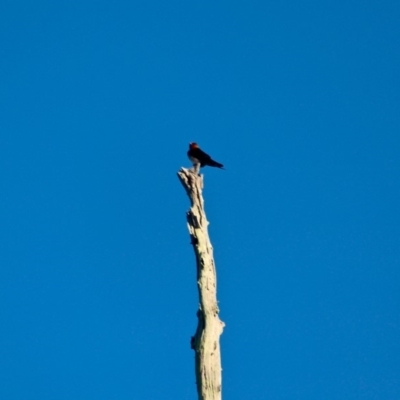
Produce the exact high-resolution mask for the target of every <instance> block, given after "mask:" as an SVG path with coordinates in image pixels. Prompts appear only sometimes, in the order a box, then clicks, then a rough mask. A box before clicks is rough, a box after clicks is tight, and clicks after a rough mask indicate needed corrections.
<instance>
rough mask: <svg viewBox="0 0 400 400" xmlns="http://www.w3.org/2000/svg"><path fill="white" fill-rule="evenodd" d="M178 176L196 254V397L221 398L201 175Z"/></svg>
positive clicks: (217, 332) (213, 287)
mask: <svg viewBox="0 0 400 400" xmlns="http://www.w3.org/2000/svg"><path fill="white" fill-rule="evenodd" d="M178 177H179V179H180V181H181V183H182V185H183V187H184V188H185V190H186V193H187V195H188V196H189V199H190V203H191V207H190V210H189V211H188V212H187V213H186V217H187V224H188V229H189V234H190V238H191V243H192V245H193V249H194V252H195V256H196V265H197V284H198V289H199V300H200V304H199V310H198V311H197V318H198V325H197V329H196V333H195V335H194V336H193V337H192V340H191V347H192V349H193V350H194V351H195V370H196V384H197V393H198V396H199V400H220V399H221V353H220V345H219V338H220V336H221V334H222V330H223V328H224V326H225V324H224V323H223V322H222V321H221V320H220V319H219V316H218V314H219V309H218V303H217V276H216V271H215V263H214V257H213V248H212V246H211V242H210V238H209V236H208V229H207V226H208V221H207V218H206V214H205V212H204V200H203V195H202V189H203V176H202V175H198V174H197V171H192V170H188V169H185V168H181V169H180V170H179V172H178Z"/></svg>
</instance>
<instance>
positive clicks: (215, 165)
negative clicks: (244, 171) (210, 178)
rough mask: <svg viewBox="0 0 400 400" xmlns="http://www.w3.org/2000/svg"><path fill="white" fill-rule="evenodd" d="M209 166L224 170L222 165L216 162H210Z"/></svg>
mask: <svg viewBox="0 0 400 400" xmlns="http://www.w3.org/2000/svg"><path fill="white" fill-rule="evenodd" d="M209 165H210V166H211V167H217V168H221V169H225V168H224V166H223V165H222V164H220V163H219V162H216V161H214V160H211V161H210V163H209Z"/></svg>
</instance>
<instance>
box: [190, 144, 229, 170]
mask: <svg viewBox="0 0 400 400" xmlns="http://www.w3.org/2000/svg"><path fill="white" fill-rule="evenodd" d="M187 155H188V157H189V159H190V161H192V163H193V165H194V168H195V170H198V169H199V166H200V168H202V167H205V166H206V165H208V166H210V167H216V168H221V169H224V166H223V165H222V164H221V163H219V162H217V161H214V160H213V159H212V158H211V157H210V156H209V155H208V154H207V153H205V152H204V151H203V150H201V149H200V147H199V145H198V144H197V143H195V142H191V143H189V151H188V152H187Z"/></svg>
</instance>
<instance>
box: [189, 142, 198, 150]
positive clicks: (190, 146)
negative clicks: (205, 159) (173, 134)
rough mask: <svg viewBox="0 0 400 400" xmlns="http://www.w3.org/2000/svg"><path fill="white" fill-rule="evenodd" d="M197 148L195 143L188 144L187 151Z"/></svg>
mask: <svg viewBox="0 0 400 400" xmlns="http://www.w3.org/2000/svg"><path fill="white" fill-rule="evenodd" d="M198 147H199V145H198V144H197V143H195V142H191V143H189V149H197V148H198Z"/></svg>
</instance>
